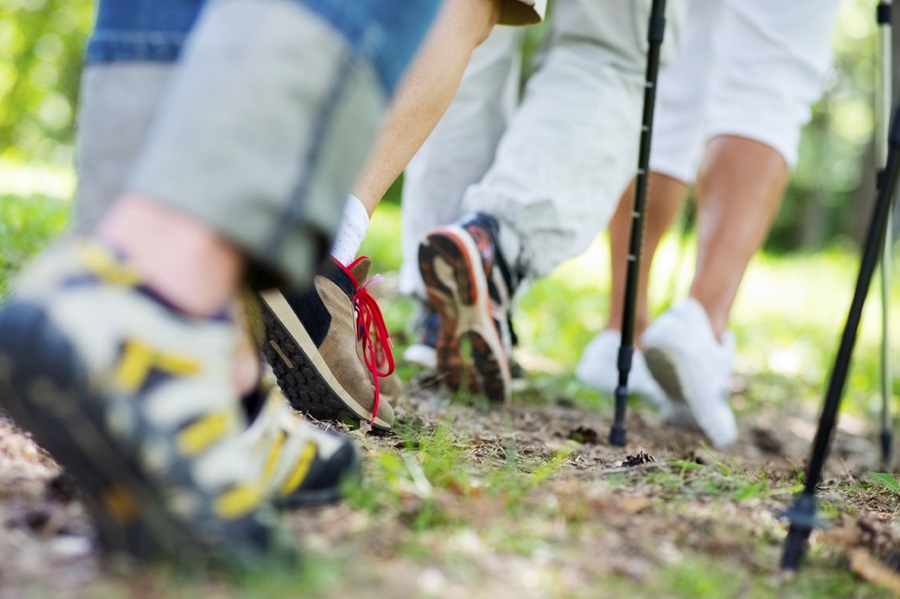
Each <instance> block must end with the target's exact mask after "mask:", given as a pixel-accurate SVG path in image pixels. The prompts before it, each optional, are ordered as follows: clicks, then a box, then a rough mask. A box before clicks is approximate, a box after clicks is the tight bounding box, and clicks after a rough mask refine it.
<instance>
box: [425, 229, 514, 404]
mask: <svg viewBox="0 0 900 599" xmlns="http://www.w3.org/2000/svg"><path fill="white" fill-rule="evenodd" d="M419 270H420V272H421V274H422V279H423V281H424V282H425V291H426V292H427V293H428V298H429V299H430V300H431V305H432V306H433V307H434V309H435V310H436V311H437V313H438V317H439V319H440V333H439V335H438V341H437V346H436V347H435V350H436V353H437V369H438V372H439V373H441V374H443V375H445V377H446V378H445V379H444V382H446V383H447V385H448V386H449V387H450V388H451V389H454V390H460V389H465V388H468V389H469V390H471V391H473V392H476V393H479V392H480V393H483V394H484V395H485V396H486V397H487V398H488V399H489V400H490V401H492V402H496V403H502V402H505V401H508V400H509V396H510V386H511V375H510V370H509V362H508V361H507V357H506V353H505V351H504V350H503V344H502V342H501V340H500V335H499V334H498V333H497V328H496V327H495V326H494V319H493V317H492V315H491V310H490V306H491V301H490V297H489V295H488V288H487V277H486V276H485V272H484V267H483V265H482V262H481V257H480V255H479V252H478V248H476V247H475V244H474V243H473V242H472V240H471V238H470V237H469V235H468V234H467V233H466V232H465V231H464V230H463V229H462V228H460V227H457V226H449V227H444V228H441V229H439V230H437V231H433V232H432V233H430V234H429V235H428V236H427V237H426V239H425V240H424V241H423V242H422V244H421V245H420V246H419ZM465 344H468V345H469V347H470V348H471V352H472V356H471V358H472V359H471V361H470V360H468V359H467V358H466V356H464V355H463V352H462V349H461V348H462V346H463V345H465Z"/></svg>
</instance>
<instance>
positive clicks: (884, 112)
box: [875, 0, 894, 470]
mask: <svg viewBox="0 0 900 599" xmlns="http://www.w3.org/2000/svg"><path fill="white" fill-rule="evenodd" d="M875 16H876V20H877V22H878V37H879V40H878V44H879V51H880V57H879V58H880V62H881V65H880V66H881V68H880V69H878V71H877V72H878V82H877V88H878V89H879V90H880V92H881V93H879V94H876V95H875V118H876V123H875V125H876V126H875V164H876V165H877V173H878V174H877V180H876V185H877V186H880V185H881V179H882V173H883V172H884V170H883V169H884V166H885V160H886V159H887V147H888V141H887V136H888V131H887V127H888V122H889V120H890V116H891V115H890V110H891V108H890V106H891V95H892V90H893V82H892V76H893V75H892V72H891V63H892V53H893V50H892V40H891V37H892V29H891V2H890V1H889V0H882V1H881V2H879V3H878V6H877V7H876V12H875ZM884 236H885V240H884V243H883V250H882V256H881V324H882V329H881V439H880V441H881V443H880V445H881V465H882V468H883V469H884V470H887V469H889V468H890V459H891V445H892V441H893V430H892V429H893V426H892V424H891V416H890V414H891V398H892V397H893V381H892V379H893V376H892V374H891V341H890V307H891V267H892V264H893V258H892V251H893V245H894V243H893V224H892V222H891V210H888V214H887V223H886V225H885V232H884Z"/></svg>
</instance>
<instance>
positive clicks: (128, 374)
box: [115, 340, 200, 393]
mask: <svg viewBox="0 0 900 599" xmlns="http://www.w3.org/2000/svg"><path fill="white" fill-rule="evenodd" d="M154 370H158V371H162V372H165V373H166V374H170V375H173V376H192V375H195V374H197V373H198V372H200V365H199V364H198V363H197V362H196V361H195V360H192V359H191V358H187V357H184V356H180V355H178V354H174V353H169V352H160V351H156V350H154V349H153V348H152V347H151V346H150V345H148V344H146V343H144V342H142V341H135V340H131V341H128V342H127V343H126V344H125V349H124V350H123V351H122V358H121V360H120V361H119V367H118V369H117V371H116V377H115V378H116V383H118V385H119V386H120V387H121V388H122V389H123V390H124V391H126V392H128V393H134V392H135V391H137V390H138V389H140V388H141V387H142V386H143V385H144V382H145V381H146V380H147V377H148V376H149V375H150V373H151V372H153V371H154Z"/></svg>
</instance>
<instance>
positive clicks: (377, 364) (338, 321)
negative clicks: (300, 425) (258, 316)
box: [260, 258, 394, 431]
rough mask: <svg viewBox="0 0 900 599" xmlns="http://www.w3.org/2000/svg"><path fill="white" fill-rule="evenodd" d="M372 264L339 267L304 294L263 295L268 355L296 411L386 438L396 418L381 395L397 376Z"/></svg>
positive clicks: (361, 261) (329, 268) (317, 279)
mask: <svg viewBox="0 0 900 599" xmlns="http://www.w3.org/2000/svg"><path fill="white" fill-rule="evenodd" d="M370 265H371V262H370V261H369V259H368V258H360V259H358V260H356V261H355V262H353V263H352V264H351V265H350V266H349V267H345V266H343V265H342V264H340V263H338V262H337V261H335V260H333V259H332V260H331V261H330V262H328V263H327V265H326V266H325V268H324V270H323V271H322V272H321V273H320V274H319V275H317V276H316V277H315V281H314V288H313V289H311V290H309V291H307V292H303V293H282V292H280V291H277V290H272V291H267V292H265V293H262V294H261V295H260V300H261V301H260V306H261V312H262V319H263V321H264V324H265V341H264V344H263V353H265V356H266V359H267V360H268V362H269V364H271V366H272V370H273V371H274V372H275V377H276V378H277V380H278V385H279V386H280V387H281V389H282V390H283V391H284V393H285V395H286V396H287V398H288V400H289V401H290V403H291V405H292V406H293V407H295V408H296V409H298V410H300V411H301V412H305V413H308V414H310V415H311V416H313V417H315V418H317V419H319V420H343V419H345V418H346V419H349V420H353V421H362V422H368V423H369V424H371V426H372V428H374V429H377V430H382V431H385V430H389V429H390V428H391V427H392V426H393V424H394V410H393V408H392V407H391V404H390V403H389V402H388V401H387V399H386V398H385V397H383V396H382V394H381V390H380V386H381V385H380V383H381V379H382V378H384V377H386V376H389V375H390V374H391V373H392V372H393V369H394V361H393V356H392V355H391V348H390V339H389V338H388V334H387V328H386V327H385V325H384V319H383V318H382V316H381V311H380V310H379V308H378V304H377V303H376V302H375V300H374V298H372V296H371V295H369V293H368V290H367V288H366V283H367V280H368V275H369V267H370Z"/></svg>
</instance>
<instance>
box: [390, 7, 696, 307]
mask: <svg viewBox="0 0 900 599" xmlns="http://www.w3.org/2000/svg"><path fill="white" fill-rule="evenodd" d="M669 6H670V9H671V10H670V15H668V17H669V18H668V24H667V29H666V36H665V42H664V48H663V54H664V58H665V57H670V56H671V55H672V54H674V50H675V48H676V47H677V37H678V30H679V24H680V19H679V18H678V16H679V15H678V13H679V12H680V11H679V9H680V8H681V7H683V0H676V1H674V2H670V3H669ZM649 11H650V0H604V1H602V2H601V1H599V0H557V1H556V3H555V4H554V9H553V20H552V23H551V32H550V36H549V39H548V43H547V47H546V50H545V51H544V52H543V53H542V56H541V60H540V64H539V67H538V69H537V71H536V73H535V74H534V75H533V76H532V77H531V79H530V80H529V82H528V84H527V86H526V88H525V91H524V94H523V97H522V100H521V103H520V104H519V105H518V106H515V95H516V94H515V92H516V89H517V86H518V79H519V72H520V64H519V58H518V56H519V44H520V40H521V33H520V32H516V31H513V30H509V29H504V28H496V30H495V31H494V32H493V33H492V34H491V36H490V38H489V39H488V41H486V42H485V44H483V45H482V47H480V48H478V49H477V50H476V52H475V54H474V55H473V57H472V62H471V63H470V65H469V68H468V70H467V71H466V74H465V76H464V78H463V82H462V85H461V87H460V90H459V92H458V93H457V95H456V97H455V99H454V101H453V103H452V104H451V106H450V109H449V110H448V112H447V114H446V115H445V116H444V118H443V119H442V121H441V122H440V124H439V125H438V126H437V128H436V129H435V131H434V132H433V133H432V135H431V136H430V137H429V139H428V140H427V141H426V142H425V145H424V146H423V147H422V149H421V150H420V151H419V153H418V154H417V155H416V156H415V158H414V159H413V161H412V162H411V164H410V165H409V168H408V169H407V171H406V177H405V180H404V189H403V248H404V265H403V268H402V271H401V287H402V289H403V290H404V291H405V292H407V293H419V294H421V289H422V285H421V281H420V279H419V273H418V267H417V260H416V253H417V248H418V243H419V240H420V239H421V238H422V236H423V235H424V234H425V233H426V232H427V231H428V230H429V229H430V228H432V227H434V226H438V225H443V224H448V223H451V222H453V221H454V220H456V219H457V218H459V217H461V216H462V215H464V214H466V213H468V212H475V211H478V212H485V213H488V214H490V215H492V216H494V217H495V218H496V219H497V220H498V221H500V225H501V235H500V245H501V248H502V250H503V253H504V256H505V257H506V259H507V261H508V262H509V263H510V264H511V265H512V266H513V267H514V268H516V269H518V270H519V271H520V272H521V273H523V274H525V275H526V276H527V277H530V278H534V277H539V276H542V275H545V274H547V273H549V272H550V271H552V270H553V269H554V268H555V267H556V266H557V265H559V264H560V263H561V262H562V261H564V260H566V259H568V258H570V257H573V256H576V255H578V254H580V253H581V252H583V251H584V250H585V249H586V248H587V247H588V246H589V245H590V243H591V241H592V240H593V239H594V237H595V236H596V235H597V233H598V232H600V231H601V230H603V228H604V227H605V226H606V224H607V222H608V221H609V219H610V217H611V216H612V213H613V211H614V210H615V208H616V204H617V203H618V200H619V196H620V194H621V193H622V191H623V190H624V188H625V186H626V185H627V184H628V181H629V180H630V179H631V177H632V176H633V175H634V172H635V166H636V163H637V148H638V140H639V136H640V114H641V107H642V103H643V88H644V86H643V81H644V70H645V68H646V49H647V41H646V40H647V23H648V16H649Z"/></svg>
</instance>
